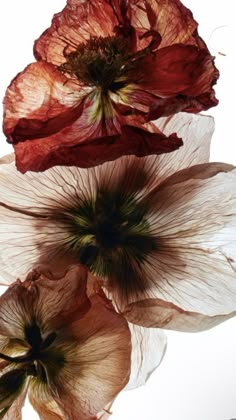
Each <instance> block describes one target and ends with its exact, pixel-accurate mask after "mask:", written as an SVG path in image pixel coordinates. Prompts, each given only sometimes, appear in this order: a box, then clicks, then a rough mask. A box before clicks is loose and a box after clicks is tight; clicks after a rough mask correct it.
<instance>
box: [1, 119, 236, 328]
mask: <svg viewBox="0 0 236 420" xmlns="http://www.w3.org/2000/svg"><path fill="white" fill-rule="evenodd" d="M160 123H161V126H162V129H164V130H166V132H167V133H168V130H169V131H171V130H172V127H174V126H175V127H176V128H177V132H178V133H179V132H180V133H181V135H182V136H183V138H184V143H185V145H184V147H183V149H182V150H181V149H180V151H179V152H175V153H173V154H172V156H171V155H170V158H169V156H168V155H163V156H160V157H153V156H150V157H148V158H142V159H138V158H135V157H132V158H128V157H123V158H121V159H118V160H117V161H116V162H114V163H111V162H110V163H106V164H104V165H102V166H98V167H96V168H92V169H79V168H59V167H58V168H52V169H50V170H48V171H47V172H45V173H41V174H38V176H37V177H35V175H34V174H33V173H28V174H26V175H24V176H22V175H21V174H19V173H17V171H16V170H15V168H14V166H13V165H12V164H3V165H2V166H1V174H0V182H1V185H2V188H3V191H4V194H5V200H4V202H2V203H1V223H0V229H1V239H2V241H4V244H5V243H6V241H8V244H9V246H8V249H7V250H5V249H3V246H2V259H3V261H2V266H3V269H4V270H5V271H6V272H7V271H12V270H16V271H17V270H19V269H22V270H23V269H25V268H26V267H27V266H28V265H29V264H30V263H32V261H27V256H28V255H29V250H30V249H31V256H32V258H33V260H34V261H35V263H39V261H40V262H41V263H42V262H43V263H46V262H47V261H48V259H50V260H53V261H54V265H55V266H56V265H57V261H60V264H61V265H62V266H63V264H64V265H66V264H68V258H69V257H70V258H71V260H72V262H78V261H82V262H83V263H84V264H85V265H87V266H88V267H89V268H90V269H91V270H92V272H93V273H94V274H95V275H97V276H100V277H101V278H102V282H103V286H104V287H105V288H106V289H107V293H108V294H109V296H110V297H111V298H112V299H113V300H114V302H115V303H116V305H118V307H119V309H120V310H121V311H123V312H124V313H127V314H128V313H129V318H128V319H129V320H131V319H133V322H135V321H134V318H135V317H136V319H138V316H136V315H135V316H134V315H130V310H131V309H132V310H134V309H135V311H136V309H137V308H138V307H139V305H141V306H142V305H144V306H145V305H147V307H148V306H150V308H151V310H150V314H149V315H148V316H150V317H151V314H153V319H149V320H148V321H145V319H144V321H143V322H144V325H147V322H148V323H150V325H149V326H152V325H153V326H154V325H155V326H159V324H161V323H163V325H164V324H165V323H166V325H167V327H168V322H167V321H166V317H165V313H167V312H168V311H170V306H168V305H174V306H173V307H172V306H171V310H172V309H173V308H174V309H173V313H172V315H171V316H173V319H174V321H173V322H172V323H170V324H169V328H170V327H171V328H175V327H176V328H178V326H179V328H182V329H183V325H182V324H183V319H186V320H187V319H188V320H190V318H191V321H188V322H189V325H190V324H191V323H192V324H191V325H192V327H191V328H193V329H194V328H195V329H197V328H200V329H203V328H205V327H206V328H208V327H209V326H210V325H214V323H216V322H221V320H223V319H225V318H224V316H226V318H227V317H230V316H232V314H234V312H235V294H236V282H235V258H236V255H235V242H234V237H235V228H236V220H235V217H236V196H235V185H236V173H235V169H234V167H233V166H232V165H226V164H220V163H211V164H208V163H200V162H207V160H208V156H209V138H210V136H211V134H212V130H213V126H214V124H213V121H212V119H211V118H209V117H200V116H195V117H193V118H192V117H191V116H189V115H186V114H179V115H177V116H174V117H172V118H166V119H161V121H160ZM195 139H196V141H195V142H194V141H192V140H195ZM191 165H193V166H191ZM7 183H8V185H7V188H5V189H4V185H6V184H7ZM22 188H24V196H23V197H22ZM104 191H105V195H102V194H104V193H103V192H104ZM109 191H111V192H112V193H111V194H114V191H118V193H119V194H118V193H117V194H118V196H114V195H109V194H110V192H109ZM99 193H100V194H101V195H100V197H103V198H102V200H101V199H100V198H99V199H100V201H98V204H96V206H98V207H97V209H98V212H100V213H99V214H100V215H103V216H102V217H104V218H103V219H101V220H102V222H101V223H100V225H99V226H98V228H96V229H98V230H94V223H96V219H94V218H93V216H91V214H93V210H91V209H90V207H86V206H87V204H86V203H90V200H92V202H93V200H95V201H94V203H96V200H97V197H99V195H98V194H99ZM111 197H112V199H113V201H112V202H113V203H118V204H115V205H117V207H116V210H115V211H116V213H112V212H113V210H112V208H111V206H110V203H111ZM117 197H118V199H117ZM124 197H130V198H129V200H130V201H124V204H123V207H122V208H121V210H120V209H119V205H120V204H119V203H120V202H122V200H124ZM20 200H21V201H20ZM117 200H118V201H117ZM125 200H126V198H125ZM19 203H21V205H20V207H19ZM84 203H85V204H84ZM127 203H128V204H127ZM94 205H95V204H94ZM83 206H85V207H83ZM99 206H100V207H99ZM126 208H127V210H125V211H127V214H126V213H124V210H123V209H126ZM80 209H82V210H81V211H82V212H81V211H80ZM84 209H87V210H86V212H87V213H86V214H88V216H86V217H88V218H87V219H86V217H85V218H84V216H83V215H84V213H83V212H84ZM119 211H121V213H119ZM106 212H107V213H106ZM109 212H110V213H109ZM122 212H123V213H122ZM107 214H108V215H111V217H110V216H109V221H107V222H106V217H107ZM114 214H115V216H114ZM117 214H118V216H117ZM124 214H125V216H124V217H125V218H124V217H123V215H124ZM120 215H121V216H120ZM144 215H145V218H144ZM90 216H91V217H92V219H91V220H92V222H91V223H92V224H91V227H89V228H88V229H89V230H88V231H87V230H86V229H87V228H86V226H87V225H86V223H88V224H89V223H90V221H89V220H90V219H89V217H90ZM119 217H120V219H119ZM71 220H72V222H71ZM113 220H114V221H115V222H114V223H115V225H114V227H113V225H112V223H113ZM136 220H137V223H136ZM70 223H72V224H70ZM73 223H75V225H73ZM81 223H82V224H81ZM84 223H85V225H84ZM106 223H108V225H107V226H108V227H106ZM135 223H136V224H135ZM6 224H7V226H8V227H7V229H6ZM80 224H81V226H82V229H83V226H85V230H79V232H81V233H76V232H78V229H80ZM119 224H120V225H121V228H120V227H119V226H120V225H119ZM74 226H76V227H74ZM88 226H89V225H88ZM101 226H102V228H101V229H100V227H101ZM126 226H128V228H127V229H129V226H131V236H130V238H131V239H129V236H127V235H129V234H130V233H129V232H130V231H129V230H125V229H126ZM99 229H100V230H99ZM119 229H120V231H119ZM132 229H133V230H132ZM27 231H28V232H27ZM83 232H84V233H83ZM117 232H118V233H117ZM120 232H121V236H119V235H120ZM127 232H128V233H127ZM143 232H144V236H142V235H143ZM77 235H78V236H77ZM81 235H82V236H81ZM96 235H98V236H96ZM99 235H100V236H99ZM112 235H114V238H113V236H112ZM122 235H123V236H122ZM132 235H136V236H132ZM139 235H141V236H140V237H141V239H142V241H141V240H140V241H139V239H140V238H139ZM145 235H146V236H145ZM134 237H135V240H133V239H132V238H134ZM22 238H25V249H23V250H22V248H21V247H20V243H21V242H22ZM81 238H82V239H81ZM120 238H121V242H119V241H120ZM123 238H125V240H126V238H128V240H130V241H131V242H127V247H128V248H127V249H128V252H127V254H125V253H124V254H122V252H123V251H120V250H122V246H123V243H124V244H125V246H126V243H125V242H122V241H124V239H123ZM143 238H144V240H143ZM100 240H101V241H103V242H101V246H99V247H98V245H97V244H96V241H98V243H99V241H100ZM80 241H84V242H80ZM87 241H88V242H87ZM116 241H118V242H117V243H118V245H119V246H118V248H116V245H115V244H116ZM152 241H153V242H152ZM81 243H82V245H81ZM149 243H151V245H150V246H149ZM130 244H131V245H130ZM107 246H108V248H106V247H107ZM96 247H97V248H96ZM113 247H114V252H113V254H112V253H110V250H111V249H113ZM145 247H147V248H145ZM104 249H105V251H104V252H105V254H104V253H103V250H104ZM117 249H118V251H119V252H117ZM124 249H125V251H124V252H126V248H124ZM19 252H20V258H19V256H18V253H19ZM116 252H117V254H116ZM142 252H145V254H144V256H143V254H142ZM135 253H136V254H135ZM97 255H99V258H98V259H96V258H97ZM107 255H109V258H111V261H113V264H110V261H109V259H106V258H107ZM120 255H121V257H120ZM123 255H124V257H123ZM127 255H128V257H127ZM86 258H87V260H86ZM93 258H94V260H93ZM112 258H114V260H112ZM116 258H117V259H116ZM119 258H121V259H119ZM122 258H124V259H122ZM117 261H118V263H117ZM109 264H110V265H109ZM10 266H11V270H10ZM21 266H22V268H21ZM117 267H118V268H117ZM106 270H107V271H106ZM122 270H123V271H122ZM124 270H125V272H124ZM104 273H105V274H104ZM145 300H147V301H146V302H145ZM139 301H140V302H141V303H137V302H139ZM162 301H163V302H164V303H166V305H167V306H166V307H165V306H163V314H162V317H161V315H159V312H161V309H160V307H162V306H161V305H160V302H162ZM136 303H137V306H135V305H136ZM155 304H157V307H156V308H154V306H155ZM127 305H128V306H127ZM130 305H131V306H130ZM163 305H164V304H163ZM181 311H183V312H181ZM168 313H169V312H168ZM154 314H156V318H155V316H154ZM186 314H187V315H186ZM218 315H222V317H221V316H220V317H218V318H217V316H218ZM127 316H128V315H127ZM143 316H144V315H143ZM132 317H133V318H132ZM145 317H146V315H145ZM209 317H215V318H214V319H213V318H211V319H210V318H209ZM140 319H141V318H140ZM137 322H138V323H139V324H140V325H142V324H141V321H140V320H139V321H137ZM186 323H187V321H186ZM186 328H187V327H186ZM189 328H190V327H189Z"/></svg>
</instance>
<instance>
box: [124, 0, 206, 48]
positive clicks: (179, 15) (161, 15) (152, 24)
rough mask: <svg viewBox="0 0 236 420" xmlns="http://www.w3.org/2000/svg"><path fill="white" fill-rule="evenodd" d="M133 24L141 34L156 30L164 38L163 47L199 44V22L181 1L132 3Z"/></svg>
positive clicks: (142, 1)
mask: <svg viewBox="0 0 236 420" xmlns="http://www.w3.org/2000/svg"><path fill="white" fill-rule="evenodd" d="M130 3H131V8H132V24H133V25H134V26H135V27H137V28H138V29H139V30H140V32H145V31H147V30H150V29H154V30H156V31H157V32H159V33H160V35H161V37H162V43H161V46H163V47H164V46H166V45H172V44H178V43H181V44H188V45H189V44H195V43H196V44H198V43H199V42H200V38H199V36H198V33H197V26H198V25H197V22H196V21H195V20H194V19H193V15H192V13H191V11H190V10H189V9H187V8H186V7H185V6H184V5H183V4H182V3H181V2H180V1H179V0H162V1H160V0H140V1H138V2H135V1H131V2H130Z"/></svg>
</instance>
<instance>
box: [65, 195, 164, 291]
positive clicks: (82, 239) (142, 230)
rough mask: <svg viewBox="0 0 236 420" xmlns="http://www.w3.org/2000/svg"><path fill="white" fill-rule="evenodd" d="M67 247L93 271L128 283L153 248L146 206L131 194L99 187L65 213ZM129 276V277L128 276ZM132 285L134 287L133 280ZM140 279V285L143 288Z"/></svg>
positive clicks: (155, 247)
mask: <svg viewBox="0 0 236 420" xmlns="http://www.w3.org/2000/svg"><path fill="white" fill-rule="evenodd" d="M66 217H67V226H68V231H69V239H68V242H67V246H68V248H69V249H70V250H71V249H73V250H74V251H75V253H76V255H77V256H78V257H79V261H80V262H81V263H82V264H84V265H86V266H87V267H88V268H89V269H90V270H91V271H92V272H93V273H94V274H96V275H99V276H108V277H110V278H113V279H114V280H116V282H117V281H118V282H119V281H120V278H122V279H123V280H124V281H127V284H130V283H131V279H130V277H134V271H135V272H136V274H135V276H136V278H137V275H138V274H137V271H139V272H140V273H141V271H142V267H143V264H144V263H145V261H146V259H147V258H148V256H149V255H150V254H151V253H152V252H154V251H155V250H156V249H157V243H156V238H155V237H154V235H153V234H152V232H151V227H150V225H149V223H148V220H147V209H146V208H145V206H144V205H142V204H140V203H139V202H138V201H137V199H136V198H135V197H134V196H132V195H130V196H129V195H124V194H122V193H121V192H120V191H115V190H114V191H107V190H105V189H104V190H100V191H98V192H97V196H96V198H95V199H94V200H92V199H91V200H88V201H86V202H84V203H83V204H81V206H79V207H78V208H77V209H73V210H71V211H70V212H69V213H67V216H66ZM128 277H129V278H128ZM136 287H138V285H137V283H136ZM144 287H145V285H143V283H142V281H141V279H140V287H139V288H144Z"/></svg>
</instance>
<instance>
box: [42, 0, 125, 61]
mask: <svg viewBox="0 0 236 420" xmlns="http://www.w3.org/2000/svg"><path fill="white" fill-rule="evenodd" d="M109 3H110V2H107V1H105V0H98V1H96V3H95V2H94V3H91V2H87V1H83V2H78V1H77V0H69V1H67V6H66V7H65V8H64V9H63V10H62V12H60V13H57V14H56V15H54V18H53V20H52V24H51V27H50V28H49V29H47V30H46V31H45V32H44V33H43V34H42V35H41V36H40V38H39V39H38V40H37V41H36V42H35V46H34V54H35V57H36V59H37V60H45V61H48V62H51V63H53V64H55V65H60V64H62V63H64V62H65V56H64V51H65V50H66V52H67V53H69V52H70V51H73V50H74V49H75V48H76V47H77V46H78V45H79V44H81V43H83V42H85V41H86V40H88V39H90V37H92V36H98V34H99V36H101V37H107V36H112V35H114V33H113V30H114V28H115V26H117V25H119V21H118V20H117V17H116V15H115V14H114V10H113V6H112V5H110V4H109ZM78 28H79V30H78Z"/></svg>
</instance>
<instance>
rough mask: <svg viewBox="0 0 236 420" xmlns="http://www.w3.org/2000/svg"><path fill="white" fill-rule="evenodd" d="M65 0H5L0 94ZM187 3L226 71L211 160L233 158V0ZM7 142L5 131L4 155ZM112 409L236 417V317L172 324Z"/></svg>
mask: <svg viewBox="0 0 236 420" xmlns="http://www.w3.org/2000/svg"><path fill="white" fill-rule="evenodd" d="M93 1H96V0H93ZM64 4H65V1H64V0H54V1H45V0H41V1H32V0H7V1H3V0H1V4H0V57H1V60H0V66H1V68H0V96H1V98H2V97H3V95H4V91H5V89H6V87H7V85H8V84H9V83H10V81H11V79H12V78H13V77H14V76H15V75H16V73H17V72H19V71H21V70H22V69H23V68H24V67H25V66H26V65H27V64H28V63H30V62H31V61H33V55H32V45H33V41H34V40H35V39H36V38H37V37H38V36H39V35H40V34H41V32H42V31H43V30H44V29H46V28H47V27H48V26H49V24H50V21H51V17H52V15H53V13H55V12H58V11H60V10H61V9H62V8H63V6H64ZM184 4H185V5H186V6H188V7H189V8H190V9H191V10H192V11H193V13H194V16H195V18H196V20H197V21H198V22H199V23H200V26H199V31H200V34H201V36H202V37H203V38H204V39H205V41H206V42H207V43H208V46H209V48H210V50H211V53H212V54H213V55H216V64H217V66H218V68H219V69H220V72H221V78H220V80H219V82H218V84H217V87H216V91H217V96H218V98H219V99H220V105H219V106H218V107H217V108H215V109H212V110H210V111H209V112H208V113H209V114H211V115H214V116H215V119H216V132H215V135H214V139H213V144H212V157H211V160H214V161H225V162H230V163H236V155H235V148H236V146H235V141H236V140H235V133H234V120H235V118H236V115H235V94H236V89H235V71H236V70H235V69H236V67H235V65H236V62H235V49H236V45H235V42H236V36H235V35H236V34H235V33H233V25H231V24H230V20H231V18H232V23H234V24H235V22H233V16H234V6H236V4H235V0H224V1H219V0H205V1H204V0H198V1H196V0H185V1H184ZM222 53H223V54H224V55H222ZM225 54H226V55H225ZM10 150H11V147H10V146H9V145H7V144H6V143H5V142H4V135H3V134H1V138H0V155H4V154H5V153H7V152H8V151H10ZM113 411H114V415H113V416H112V417H111V419H112V420H172V419H173V420H230V419H236V321H235V320H230V321H227V322H226V323H224V324H222V325H220V326H218V327H216V328H215V329H213V330H210V331H207V332H204V333H199V334H183V333H182V334H181V333H174V332H169V333H168V349H167V354H166V356H165V358H164V361H163V363H162V364H161V366H160V368H159V369H158V370H157V371H156V372H155V374H153V376H152V377H151V378H150V380H149V381H148V384H147V385H146V386H145V387H143V388H139V389H137V390H135V391H129V392H124V393H122V394H121V395H120V396H119V398H118V399H117V401H116V403H115V405H114V409H113ZM37 418H38V417H37V415H36V414H35V413H33V412H32V411H31V410H30V408H29V406H27V407H26V408H25V409H24V419H27V420H34V419H37Z"/></svg>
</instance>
